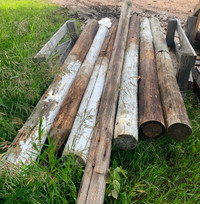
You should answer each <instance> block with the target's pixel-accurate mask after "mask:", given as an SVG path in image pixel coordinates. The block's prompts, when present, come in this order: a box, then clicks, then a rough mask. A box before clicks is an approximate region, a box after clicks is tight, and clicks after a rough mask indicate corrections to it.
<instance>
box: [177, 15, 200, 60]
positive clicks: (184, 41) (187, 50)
mask: <svg viewBox="0 0 200 204" xmlns="http://www.w3.org/2000/svg"><path fill="white" fill-rule="evenodd" d="M177 31H178V35H179V39H180V44H181V47H180V51H181V52H182V53H184V54H187V55H191V56H196V53H195V51H194V49H193V47H192V45H191V44H190V42H189V40H188V38H187V36H186V35H185V32H184V31H183V28H182V26H181V23H180V21H179V20H178V19H177Z"/></svg>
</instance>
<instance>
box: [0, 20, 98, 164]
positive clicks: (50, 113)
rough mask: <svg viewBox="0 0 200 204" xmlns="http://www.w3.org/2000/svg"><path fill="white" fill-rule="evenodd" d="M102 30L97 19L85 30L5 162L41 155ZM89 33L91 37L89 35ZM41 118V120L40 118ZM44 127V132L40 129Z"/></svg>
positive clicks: (16, 139) (8, 152) (32, 159)
mask: <svg viewBox="0 0 200 204" xmlns="http://www.w3.org/2000/svg"><path fill="white" fill-rule="evenodd" d="M97 29H98V23H97V21H95V20H92V21H90V22H89V23H88V24H87V25H86V27H85V29H84V31H83V32H82V33H81V35H80V37H79V39H78V41H77V43H76V44H75V46H74V47H73V49H72V51H71V53H70V54H69V56H68V57H67V59H66V60H65V62H64V64H63V66H62V67H61V70H60V73H59V74H58V75H57V76H56V77H55V79H54V81H53V82H52V83H51V85H50V86H49V88H48V89H47V91H46V92H45V94H44V95H43V96H42V98H41V99H40V101H39V102H38V104H37V106H36V107H35V109H34V110H33V112H32V114H31V116H30V117H29V118H28V120H27V121H26V123H25V124H24V126H23V127H22V128H21V130H20V131H19V133H18V134H17V136H16V137H15V139H14V141H13V142H12V144H11V147H10V148H9V149H8V151H7V152H6V154H5V155H4V156H3V159H2V160H3V161H7V162H11V163H14V164H16V165H21V164H22V163H24V165H28V164H30V163H31V161H34V160H35V159H36V158H37V156H38V151H39V152H40V151H41V148H42V145H43V144H44V142H45V141H46V136H47V132H49V130H50V127H51V124H52V123H53V121H54V119H55V117H56V115H57V113H58V111H59V109H60V107H61V104H62V102H63V101H64V99H65V96H66V94H67V92H68V90H69V88H70V86H71V84H72V82H73V80H74V79H75V76H76V74H77V72H78V70H79V68H80V67H81V64H82V63H83V61H84V59H85V56H86V54H87V52H88V50H89V48H90V46H91V44H92V41H93V39H94V36H95V34H96V32H97ZM88 35H89V37H88ZM40 119H41V120H40ZM39 130H40V131H39Z"/></svg>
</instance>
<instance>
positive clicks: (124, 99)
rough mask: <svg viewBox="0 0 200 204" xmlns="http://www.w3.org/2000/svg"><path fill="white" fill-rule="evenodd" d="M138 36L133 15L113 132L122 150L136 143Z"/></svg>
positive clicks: (136, 24) (137, 27)
mask: <svg viewBox="0 0 200 204" xmlns="http://www.w3.org/2000/svg"><path fill="white" fill-rule="evenodd" d="M139 37H140V21H139V18H138V17H137V16H135V15H134V16H132V17H131V19H130V25H129V32H128V39H127V45H126V53H125V61H124V65H123V72H122V79H121V87H120V96H119V103H118V109H117V118H116V123H115V134H114V138H115V143H116V145H117V147H118V148H120V149H124V150H130V149H133V148H135V147H136V145H137V143H138V102H137V94H138V91H137V90H138V85H137V84H138V64H139V62H138V61H139Z"/></svg>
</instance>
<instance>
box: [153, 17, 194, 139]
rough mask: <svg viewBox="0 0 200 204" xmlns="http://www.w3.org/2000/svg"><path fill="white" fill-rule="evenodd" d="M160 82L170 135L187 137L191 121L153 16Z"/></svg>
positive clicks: (174, 137)
mask: <svg viewBox="0 0 200 204" xmlns="http://www.w3.org/2000/svg"><path fill="white" fill-rule="evenodd" d="M150 23H151V29H152V34H153V41H154V47H155V55H156V64H157V71H158V82H159V87H160V94H161V102H162V106H163V111H164V117H165V122H166V127H167V131H168V135H169V136H170V137H171V138H173V139H176V140H183V139H186V138H187V137H188V136H190V134H191V133H192V129H191V126H190V121H189V118H188V115H187V111H186V108H185V105H184V101H183V98H182V96H181V93H180V90H179V87H178V84H177V81H176V77H175V75H174V68H173V64H172V61H171V58H170V55H169V51H168V48H167V44H166V41H165V38H164V34H163V33H162V31H161V27H160V23H159V21H158V19H157V18H151V19H150Z"/></svg>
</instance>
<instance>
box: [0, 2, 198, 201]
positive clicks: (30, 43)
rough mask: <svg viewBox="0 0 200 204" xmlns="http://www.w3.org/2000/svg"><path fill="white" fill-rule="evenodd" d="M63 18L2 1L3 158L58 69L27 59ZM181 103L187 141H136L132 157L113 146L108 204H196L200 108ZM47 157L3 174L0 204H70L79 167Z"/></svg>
mask: <svg viewBox="0 0 200 204" xmlns="http://www.w3.org/2000/svg"><path fill="white" fill-rule="evenodd" d="M67 19H68V11H67V10H66V9H60V8H58V7H57V6H55V5H53V4H48V3H47V2H46V1H42V0H34V1H32V0H10V1H7V0H1V1H0V76H1V78H0V138H1V150H0V151H1V152H3V151H5V150H6V148H7V145H9V142H11V141H12V140H13V139H14V137H15V136H16V134H17V131H18V130H19V128H21V127H22V125H23V124H24V122H25V121H26V119H27V118H28V116H29V115H30V113H31V111H32V110H33V108H34V106H35V105H36V104H37V102H38V100H39V99H40V97H41V95H42V94H43V93H44V91H45V90H46V89H47V87H48V85H49V84H50V82H51V81H52V79H53V76H54V75H55V73H56V72H57V71H58V69H57V68H56V67H53V68H49V67H48V65H47V63H43V64H41V65H37V66H36V65H35V64H34V63H33V61H32V57H33V56H34V55H35V54H36V53H37V52H38V51H39V50H40V48H41V47H42V46H43V45H44V44H45V42H46V41H47V40H48V39H49V38H50V37H51V36H52V35H53V34H54V33H55V31H56V30H57V29H58V28H59V27H60V26H61V25H62V24H63V23H64V22H65V21H66V20H67ZM185 104H186V107H187V111H188V114H189V117H190V120H191V124H192V128H193V134H192V135H191V136H190V137H189V138H188V139H187V140H185V141H182V142H175V141H173V140H171V139H170V138H168V137H167V136H165V137H163V138H161V139H160V140H157V141H149V140H142V139H140V141H139V144H138V146H137V147H136V148H135V149H134V150H133V151H129V152H126V151H120V150H118V149H117V148H116V147H115V146H113V149H112V158H111V165H110V176H109V180H108V184H107V188H106V196H105V203H117V204H118V203H191V204H193V203H200V154H199V152H200V105H199V102H198V100H197V98H196V97H195V96H194V94H193V93H192V92H188V94H187V99H186V102H185ZM3 148H5V149H3ZM49 148H50V149H51V146H50V147H49ZM45 158H46V157H45V153H44V154H43V155H41V156H40V157H39V158H38V160H37V161H36V162H35V163H33V164H32V165H30V166H28V167H23V168H22V169H21V171H17V170H12V169H11V167H7V168H6V167H5V168H4V169H3V168H2V169H0V203H75V202H76V197H77V194H78V189H79V186H80V182H81V178H82V174H83V170H82V168H79V167H78V166H77V165H76V163H75V162H74V160H73V157H72V158H71V157H69V160H67V162H66V163H65V165H63V163H62V162H61V160H60V159H56V158H55V157H54V156H51V157H50V160H49V164H48V165H44V164H45V163H46V161H45ZM118 167H121V168H118ZM116 191H117V192H116ZM114 197H115V198H114ZM116 198H117V199H116Z"/></svg>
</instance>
